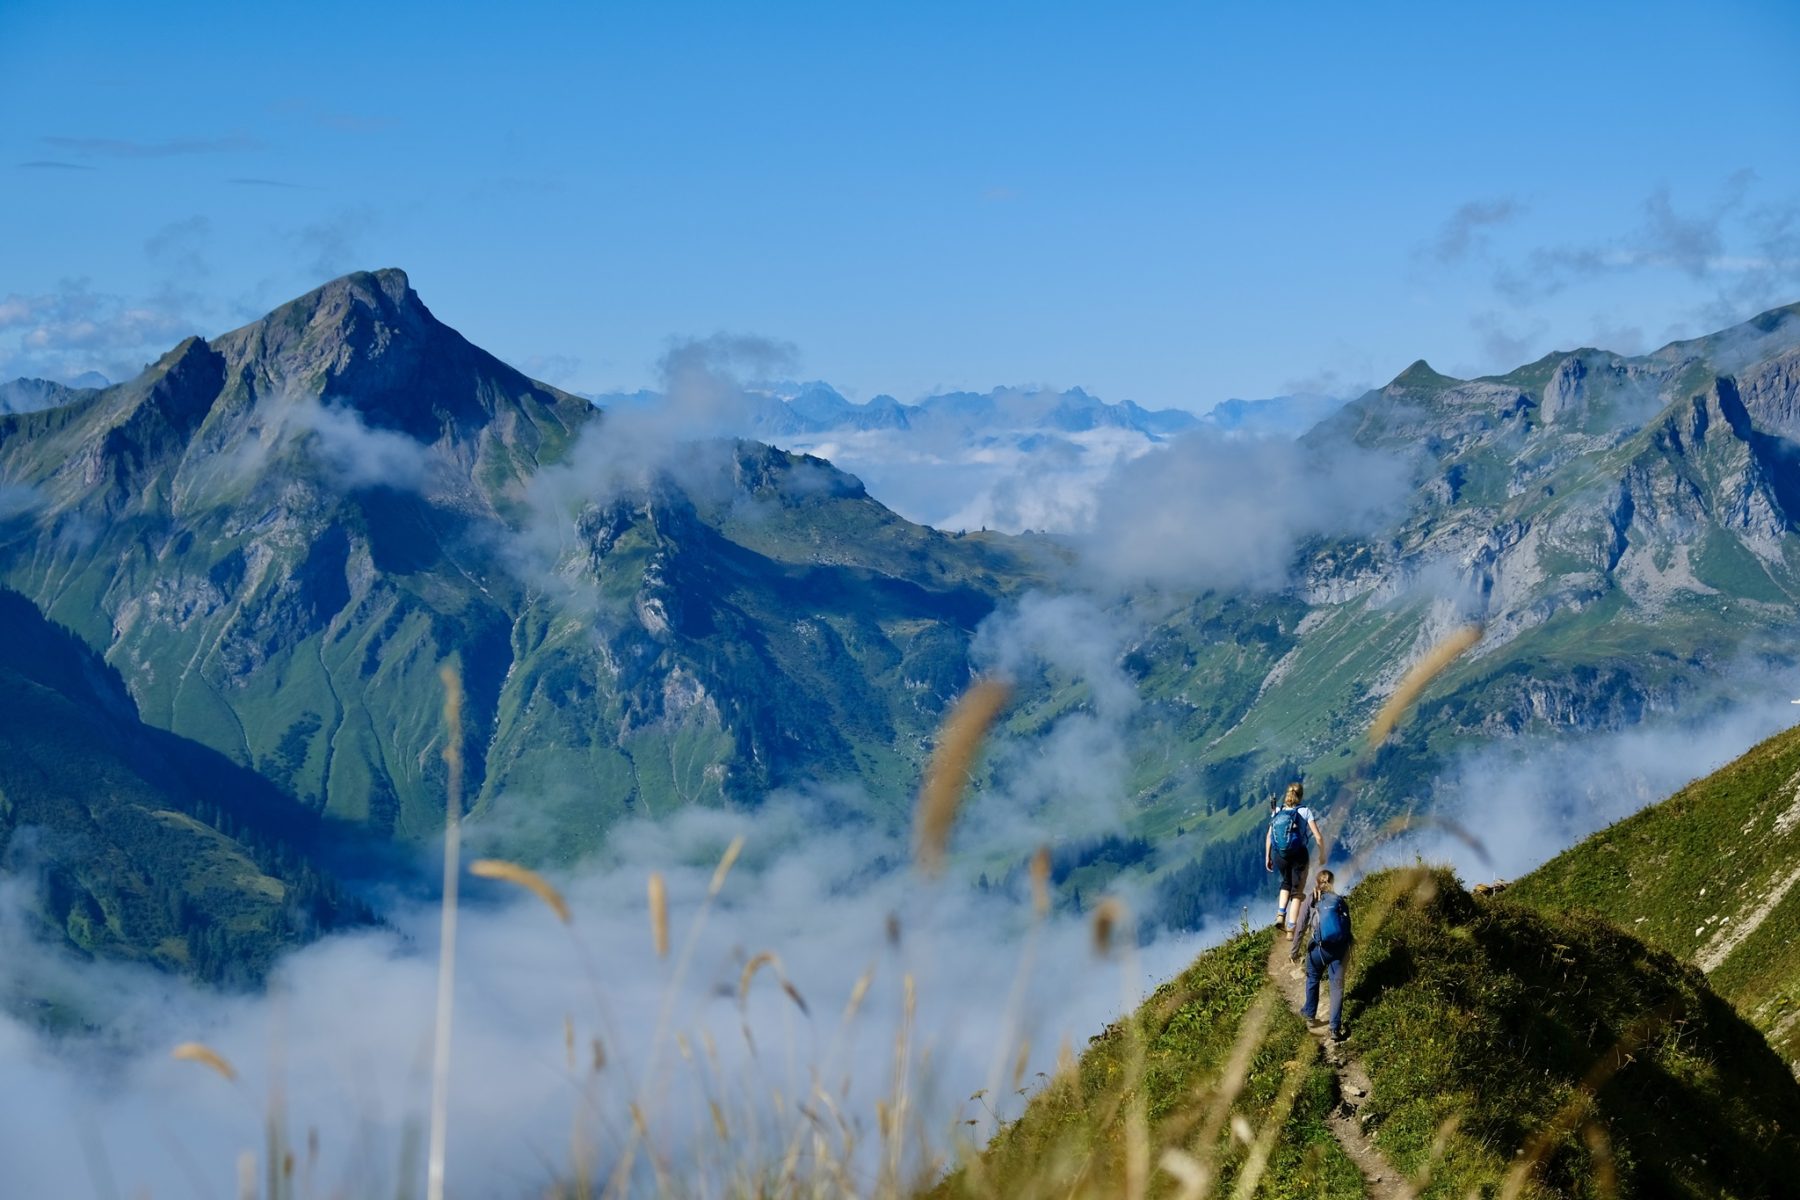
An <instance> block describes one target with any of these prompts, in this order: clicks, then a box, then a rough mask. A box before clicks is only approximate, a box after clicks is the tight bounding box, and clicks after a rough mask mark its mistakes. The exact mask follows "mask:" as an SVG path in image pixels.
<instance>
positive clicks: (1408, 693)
mask: <svg viewBox="0 0 1800 1200" xmlns="http://www.w3.org/2000/svg"><path fill="white" fill-rule="evenodd" d="M1480 640H1481V626H1479V625H1465V626H1463V627H1462V628H1461V629H1458V630H1456V631H1455V632H1454V633H1452V634H1451V635H1450V636H1449V637H1446V638H1445V639H1444V640H1443V641H1441V642H1439V643H1438V644H1437V645H1435V646H1433V647H1432V648H1431V649H1430V651H1429V652H1427V653H1426V655H1425V657H1424V658H1421V659H1420V660H1419V661H1418V662H1416V663H1414V664H1413V665H1412V668H1411V669H1410V670H1408V671H1407V672H1406V674H1405V675H1404V676H1402V677H1401V679H1400V685H1399V686H1398V687H1396V688H1395V689H1394V693H1393V695H1391V696H1389V697H1388V698H1387V702H1386V703H1385V704H1383V705H1382V706H1381V711H1380V712H1378V713H1376V714H1375V720H1374V722H1373V723H1372V724H1370V726H1369V745H1370V746H1379V745H1381V743H1382V742H1384V741H1386V740H1387V736H1388V734H1390V733H1392V732H1393V731H1394V726H1395V725H1397V724H1399V722H1400V717H1401V715H1402V714H1404V713H1405V712H1406V710H1407V709H1408V708H1410V707H1412V703H1413V701H1415V700H1417V699H1418V698H1419V695H1420V693H1422V692H1423V691H1424V690H1425V689H1426V688H1427V687H1428V686H1430V684H1431V681H1432V680H1433V679H1436V678H1437V677H1438V676H1439V675H1441V674H1443V673H1444V669H1445V668H1446V667H1448V666H1449V665H1450V664H1451V663H1453V662H1455V661H1456V660H1457V659H1458V658H1460V657H1462V655H1463V654H1465V653H1467V652H1468V650H1469V649H1470V648H1472V647H1473V646H1474V645H1475V643H1476V642H1479V641H1480Z"/></svg>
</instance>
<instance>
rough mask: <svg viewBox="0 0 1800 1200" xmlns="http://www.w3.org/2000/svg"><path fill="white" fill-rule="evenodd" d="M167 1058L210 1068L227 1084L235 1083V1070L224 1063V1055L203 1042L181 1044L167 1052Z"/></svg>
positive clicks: (227, 1063)
mask: <svg viewBox="0 0 1800 1200" xmlns="http://www.w3.org/2000/svg"><path fill="white" fill-rule="evenodd" d="M169 1057H170V1058H174V1059H179V1060H181V1061H182V1062H197V1063H200V1064H201V1065H203V1066H208V1067H211V1068H212V1069H213V1070H215V1071H217V1072H218V1073H219V1074H220V1075H221V1076H223V1077H224V1078H225V1079H226V1080H228V1081H229V1082H232V1083H236V1082H237V1069H236V1068H235V1067H233V1066H232V1065H231V1064H230V1063H229V1062H227V1061H226V1059H225V1056H224V1055H222V1054H220V1053H219V1052H218V1051H217V1050H214V1049H213V1048H212V1047H211V1046H208V1045H206V1044H205V1043H204V1042H183V1043H181V1045H179V1046H177V1047H175V1049H173V1050H171V1051H169Z"/></svg>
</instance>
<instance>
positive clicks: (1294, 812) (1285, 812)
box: [1269, 807, 1306, 854]
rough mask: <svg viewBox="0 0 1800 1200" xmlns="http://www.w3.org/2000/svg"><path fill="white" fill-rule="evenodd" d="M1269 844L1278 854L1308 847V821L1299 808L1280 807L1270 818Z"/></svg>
mask: <svg viewBox="0 0 1800 1200" xmlns="http://www.w3.org/2000/svg"><path fill="white" fill-rule="evenodd" d="M1269 845H1270V846H1271V847H1272V848H1273V849H1274V851H1275V853H1277V854H1292V853H1293V852H1294V851H1296V850H1304V849H1306V822H1305V821H1303V820H1301V819H1300V810H1299V809H1298V808H1285V807H1284V808H1278V809H1276V810H1275V815H1274V816H1272V817H1270V818H1269Z"/></svg>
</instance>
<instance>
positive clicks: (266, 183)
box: [225, 176, 318, 192]
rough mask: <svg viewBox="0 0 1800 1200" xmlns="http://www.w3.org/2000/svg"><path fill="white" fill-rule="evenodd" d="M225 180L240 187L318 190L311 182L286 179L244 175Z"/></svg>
mask: <svg viewBox="0 0 1800 1200" xmlns="http://www.w3.org/2000/svg"><path fill="white" fill-rule="evenodd" d="M225 182H226V183H231V184H236V185H237V186H238V187H262V188H287V189H291V190H293V191H296V192H313V191H317V190H318V189H317V188H315V187H312V186H311V185H309V184H304V183H289V182H288V181H287V180H285V179H256V178H252V177H248V176H242V177H238V178H235V179H227V180H226V181H225Z"/></svg>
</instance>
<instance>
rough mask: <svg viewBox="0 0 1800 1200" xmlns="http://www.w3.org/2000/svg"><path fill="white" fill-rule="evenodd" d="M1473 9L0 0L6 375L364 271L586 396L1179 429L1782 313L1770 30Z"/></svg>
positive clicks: (1788, 50) (1799, 234) (1787, 247)
mask: <svg viewBox="0 0 1800 1200" xmlns="http://www.w3.org/2000/svg"><path fill="white" fill-rule="evenodd" d="M486 7H487V6H483V8H486ZM1465 7H1466V6H1458V7H1456V8H1454V9H1453V10H1452V11H1444V10H1443V9H1442V8H1440V7H1439V6H1425V5H1417V6H1400V5H1384V4H1374V5H1364V6H1354V8H1353V7H1352V6H1347V5H1322V4H1321V5H1310V4H1285V5H1259V6H1236V5H1232V6H1227V5H1200V4H1187V5H1126V4H1114V5H1107V6H1099V5H1084V6H1063V5H1054V4H1042V3H1040V4H1029V5H981V6H973V5H963V4H947V5H934V4H926V3H916V2H915V3H907V4H895V5H883V4H869V5H863V4H857V5H850V4H841V5H822V4H821V5H805V4H775V3H771V4H763V5H749V4H737V5H706V4H684V3H657V4H569V5H560V4H536V5H530V4H527V5H521V6H519V7H518V10H517V11H511V12H506V13H500V12H498V11H491V12H479V13H478V11H477V9H476V7H475V6H469V7H468V9H467V10H464V9H461V8H452V7H449V6H443V5H411V4H400V3H395V4H371V3H367V2H366V0H365V2H363V3H357V4H339V3H309V4H304V5H301V4H286V3H268V4H256V5H244V4H233V5H222V4H210V5H203V4H181V3H158V4H156V5H145V4H99V3H81V2H80V0H62V2H57V3H39V2H36V0H4V3H0V180H3V183H4V186H0V228H4V229H5V230H6V236H5V238H4V240H3V242H0V244H3V245H4V249H0V373H4V374H9V375H10V374H18V373H48V374H56V373H65V374H66V373H69V372H72V371H75V370H79V369H82V368H84V367H90V366H91V367H99V368H100V369H103V370H107V371H109V372H110V373H115V374H116V373H117V372H119V371H120V370H121V369H123V368H124V367H126V366H128V365H129V364H134V363H141V362H142V361H143V360H144V359H145V358H147V357H149V356H151V355H153V354H154V353H155V352H156V351H157V350H159V349H161V348H164V347H166V346H167V345H169V344H172V343H173V342H174V341H175V340H177V339H178V338H179V337H180V336H181V335H182V334H184V333H187V332H199V333H203V334H209V333H216V332H220V331H222V330H224V329H227V328H230V327H232V326H235V325H237V324H240V323H242V322H243V321H245V320H247V319H250V318H252V317H254V316H256V315H258V314H260V313H261V312H262V311H264V310H266V309H267V308H269V307H271V306H272V305H274V304H276V303H279V302H280V301H282V300H284V299H286V298H289V297H291V296H293V295H296V294H298V293H300V292H302V291H305V290H307V289H308V288H310V287H312V286H315V285H317V284H318V283H320V282H323V281H324V280H325V279H326V278H329V277H330V276H332V275H335V274H339V273H342V272H344V271H347V270H351V269H355V268H357V267H374V266H400V267H404V268H405V269H406V270H407V271H408V272H409V274H410V275H411V277H412V280H413V283H414V286H415V287H416V288H418V290H419V291H420V293H421V294H422V295H423V296H424V298H425V300H426V302H427V303H428V304H430V305H431V306H432V308H433V310H434V311H435V312H437V313H438V315H439V316H440V317H442V318H443V319H445V320H447V321H448V322H450V323H451V324H452V325H455V326H456V327H458V328H459V329H461V330H462V331H463V332H464V333H466V334H467V335H468V336H470V337H471V338H472V339H473V340H475V341H476V342H477V343H479V344H481V345H484V346H486V347H487V348H489V349H491V350H493V351H495V352H496V353H499V354H501V355H502V356H503V357H506V358H508V359H509V360H511V361H513V362H515V363H518V364H519V365H521V366H524V367H526V368H527V369H529V370H532V371H533V372H534V373H536V374H539V375H541V376H542V377H544V378H547V379H550V380H551V381H553V382H557V383H560V384H563V385H565V386H571V387H576V388H580V389H582V390H602V389H608V388H613V387H634V386H638V385H641V384H644V383H647V382H649V381H650V380H651V379H652V377H653V373H654V364H655V362H656V360H657V358H658V357H659V355H660V354H661V353H662V351H663V349H664V348H665V346H666V344H667V342H668V340H669V339H670V338H671V337H679V336H691V335H705V334H710V333H713V332H716V331H721V330H724V331H731V332H737V333H755V334H761V335H764V336H768V337H773V338H778V339H783V340H786V341H789V342H792V343H793V344H794V345H795V346H796V347H797V348H798V351H799V358H800V363H801V372H802V373H803V374H804V375H806V376H807V377H820V378H825V379H828V380H831V381H833V382H834V383H837V384H838V385H839V386H841V387H843V388H844V389H845V390H846V391H847V392H848V393H849V394H851V395H853V396H858V397H863V398H866V397H868V396H870V395H873V394H875V393H877V392H883V391H885V392H890V393H892V394H895V395H897V396H899V397H901V398H902V399H912V398H915V397H917V396H919V395H922V394H924V393H926V392H929V391H932V390H936V389H940V388H946V387H972V388H979V389H983V390H985V389H986V388H989V387H992V386H995V385H1001V384H1005V385H1018V384H1031V383H1047V384H1054V385H1058V386H1071V385H1081V386H1085V387H1087V388H1089V389H1090V390H1092V391H1095V392H1097V393H1098V394H1100V395H1102V396H1104V397H1106V398H1108V399H1123V398H1126V397H1129V398H1132V399H1136V400H1138V401H1139V402H1140V403H1145V404H1151V405H1170V404H1176V405H1185V406H1190V407H1201V408H1204V407H1207V406H1209V405H1210V404H1211V403H1213V402H1215V401H1217V400H1219V399H1222V398H1224V397H1226V396H1231V395H1239V396H1258V395H1269V394H1274V393H1277V392H1281V391H1286V390H1291V389H1295V388H1304V387H1312V388H1318V389H1324V390H1332V389H1337V390H1342V389H1345V388H1348V387H1351V386H1354V385H1357V384H1365V383H1370V382H1381V381H1384V380H1386V379H1387V378H1389V377H1391V376H1392V375H1393V374H1395V373H1396V372H1397V371H1399V370H1400V369H1401V368H1403V367H1404V366H1405V365H1406V364H1407V363H1408V362H1410V361H1411V360H1412V359H1414V358H1417V357H1421V356H1423V357H1426V358H1428V359H1430V360H1431V362H1432V363H1433V365H1435V366H1437V367H1439V368H1440V369H1442V370H1446V371H1450V372H1454V373H1474V372H1479V371H1484V370H1494V369H1503V368H1505V367H1509V366H1512V365H1516V364H1517V363H1518V362H1522V361H1525V360H1528V359H1530V358H1534V357H1536V356H1538V355H1539V354H1542V353H1544V352H1546V351H1548V350H1551V349H1555V348H1558V347H1563V348H1567V347H1569V346H1572V345H1576V344H1582V343H1600V344H1604V345H1608V346H1611V347H1615V348H1620V349H1626V350H1637V349H1644V348H1648V347H1650V346H1653V345H1656V344H1659V343H1660V342H1662V341H1664V340H1667V339H1668V338H1669V337H1671V336H1675V335H1680V334H1686V333H1695V332H1702V331H1704V330H1706V329H1709V328H1713V327H1716V326H1718V325H1721V324H1724V323H1726V322H1728V321H1729V320H1733V319H1737V318H1741V317H1743V316H1747V315H1750V314H1751V313H1753V312H1754V311H1756V310H1758V309H1759V308H1761V307H1766V306H1768V305H1770V304H1774V303H1783V302H1788V301H1793V300H1797V299H1800V152H1797V151H1800V71H1796V70H1795V69H1794V63H1795V62H1796V61H1800V5H1794V4H1790V3H1774V2H1769V3H1743V2H1740V3H1730V2H1727V3H1709V4H1704V5H1700V4H1683V5H1675V4H1653V3H1652V4H1631V5H1623V4H1621V5H1610V4H1589V5H1583V6H1581V8H1580V11H1579V12H1568V11H1564V9H1565V6H1563V5H1560V4H1535V3H1513V4H1508V5H1503V6H1501V5H1496V6H1492V11H1490V12H1487V13H1485V14H1482V13H1474V12H1471V11H1465Z"/></svg>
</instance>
